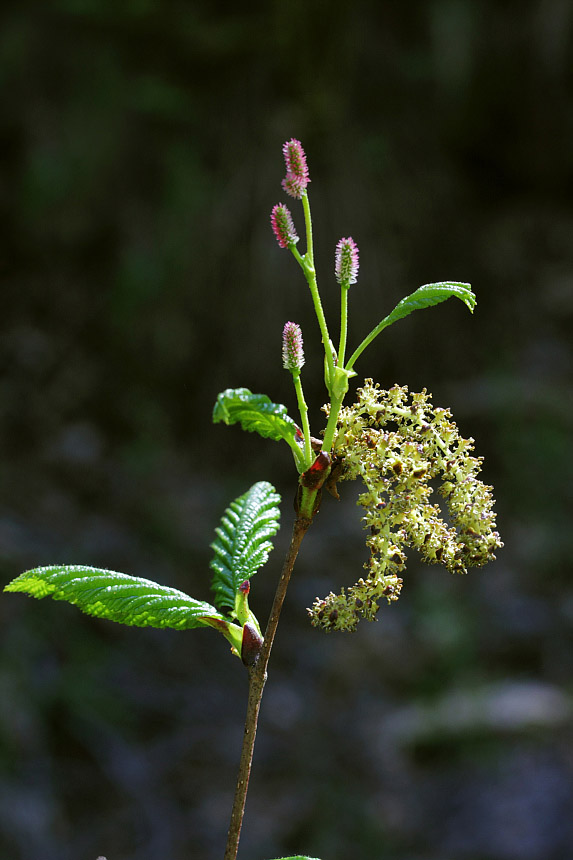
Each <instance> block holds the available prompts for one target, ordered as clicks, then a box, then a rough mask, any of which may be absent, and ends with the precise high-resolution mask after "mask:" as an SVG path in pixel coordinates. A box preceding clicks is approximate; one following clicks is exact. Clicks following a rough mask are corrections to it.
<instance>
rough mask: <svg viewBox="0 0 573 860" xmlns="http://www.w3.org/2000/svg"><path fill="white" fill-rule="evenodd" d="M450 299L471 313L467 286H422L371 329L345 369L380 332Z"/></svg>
mask: <svg viewBox="0 0 573 860" xmlns="http://www.w3.org/2000/svg"><path fill="white" fill-rule="evenodd" d="M452 297H454V298H457V299H460V301H462V302H463V303H464V304H465V305H466V306H467V307H468V308H469V310H470V311H471V312H472V313H473V310H474V308H475V306H476V301H477V300H476V297H475V293H473V292H472V290H471V287H470V285H469V284H464V283H459V282H457V281H440V282H438V283H435V284H424V286H423V287H419V288H418V289H417V290H416V291H415V292H413V293H411V294H410V295H409V296H406V297H405V298H403V299H402V301H400V302H398V304H397V305H396V307H395V308H394V310H393V311H392V312H391V313H389V314H388V316H387V317H384V319H383V320H382V321H381V322H379V323H378V325H377V326H376V328H374V329H372V331H371V332H370V334H369V335H368V336H367V337H365V338H364V340H363V341H362V343H361V344H360V346H359V347H358V349H356V350H355V352H354V353H353V355H352V356H351V357H350V359H349V361H348V364H347V365H346V369H347V370H351V369H352V368H353V367H354V363H355V362H356V361H357V359H358V358H359V357H360V355H361V354H362V353H363V351H364V350H365V349H366V347H367V346H368V345H369V344H370V343H372V341H373V340H374V338H376V337H377V336H378V335H379V334H380V332H381V331H383V330H384V329H385V328H388V326H390V325H392V323H395V322H397V321H398V320H401V319H404V317H407V316H408V315H409V314H411V313H413V311H419V310H422V309H423V308H429V307H431V306H432V305H438V304H440V302H445V301H446V299H450V298H452Z"/></svg>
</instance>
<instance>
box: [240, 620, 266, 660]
mask: <svg viewBox="0 0 573 860" xmlns="http://www.w3.org/2000/svg"><path fill="white" fill-rule="evenodd" d="M262 647H263V640H262V638H261V636H260V634H259V631H258V630H257V629H256V627H255V625H254V624H251V622H250V621H247V623H246V624H245V625H244V627H243V644H242V647H241V660H242V661H243V665H244V666H254V665H255V663H256V662H257V660H258V659H259V654H260V653H261V648H262Z"/></svg>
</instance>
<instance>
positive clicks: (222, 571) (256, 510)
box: [211, 481, 281, 609]
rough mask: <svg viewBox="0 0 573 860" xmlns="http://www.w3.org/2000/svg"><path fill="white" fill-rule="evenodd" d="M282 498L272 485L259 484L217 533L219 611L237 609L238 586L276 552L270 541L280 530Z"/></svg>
mask: <svg viewBox="0 0 573 860" xmlns="http://www.w3.org/2000/svg"><path fill="white" fill-rule="evenodd" d="M280 500H281V497H280V496H279V495H278V493H277V492H276V490H275V488H274V487H273V486H272V484H269V483H267V482H266V481H259V483H257V484H253V486H252V487H251V489H250V490H247V492H246V493H244V494H243V495H242V496H239V498H238V499H235V501H234V502H232V503H231V504H230V505H229V507H228V508H227V510H226V511H225V513H224V514H223V516H222V518H221V524H220V526H219V527H218V528H216V529H215V534H216V535H217V537H216V539H215V541H214V542H213V543H212V544H211V547H212V549H213V550H214V551H215V557H214V558H213V560H212V561H211V569H212V570H213V571H214V576H213V581H212V583H211V588H212V589H213V591H214V592H215V603H216V605H217V606H218V607H219V608H223V607H225V606H228V607H229V608H230V609H233V608H234V606H235V595H236V593H237V590H238V588H239V585H240V584H241V583H242V582H244V581H245V580H246V579H250V578H251V576H253V574H255V573H256V572H257V570H258V569H259V568H260V567H262V565H263V564H265V562H266V560H267V558H268V556H269V552H270V551H271V549H272V548H273V545H272V543H271V541H270V540H269V538H270V537H273V535H275V534H276V533H277V532H278V530H279V518H280V511H279V509H278V507H277V505H278V504H279V503H280Z"/></svg>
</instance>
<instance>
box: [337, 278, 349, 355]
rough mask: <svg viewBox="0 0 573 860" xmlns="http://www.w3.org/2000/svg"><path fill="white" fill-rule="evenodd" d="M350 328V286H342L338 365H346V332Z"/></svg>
mask: <svg viewBox="0 0 573 860" xmlns="http://www.w3.org/2000/svg"><path fill="white" fill-rule="evenodd" d="M347 330H348V287H344V286H343V287H341V288H340V344H339V346H338V366H339V367H344V354H345V352H346V332H347Z"/></svg>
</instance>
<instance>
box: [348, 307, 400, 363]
mask: <svg viewBox="0 0 573 860" xmlns="http://www.w3.org/2000/svg"><path fill="white" fill-rule="evenodd" d="M388 325H390V323H389V322H388V320H386V319H383V320H382V322H380V323H378V325H377V326H376V328H373V329H372V331H371V332H370V334H369V335H367V337H365V338H364V340H363V341H362V343H361V344H360V346H358V347H357V348H356V349H355V350H354V352H353V353H352V355H351V356H350V359H349V360H348V364H347V365H346V370H352V368H353V367H354V363H355V362H356V361H357V359H358V358H360V356H361V355H362V353H363V352H364V350H365V349H366V347H367V346H369V345H370V344H371V343H372V341H373V340H374V338H376V337H378V335H379V334H380V332H381V331H384V329H385V328H386V327H387V326H388Z"/></svg>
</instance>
